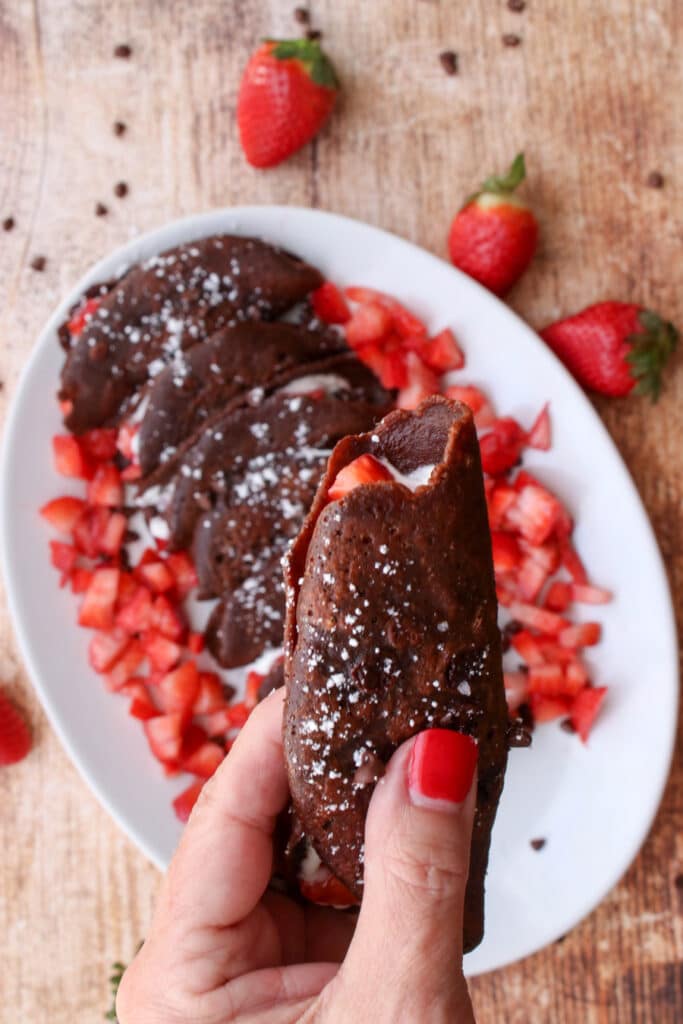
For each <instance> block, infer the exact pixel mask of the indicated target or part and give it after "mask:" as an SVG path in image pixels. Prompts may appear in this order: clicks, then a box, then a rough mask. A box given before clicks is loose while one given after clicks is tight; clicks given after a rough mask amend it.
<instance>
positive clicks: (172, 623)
mask: <svg viewBox="0 0 683 1024" xmlns="http://www.w3.org/2000/svg"><path fill="white" fill-rule="evenodd" d="M151 625H152V628H153V629H156V630H158V631H159V632H160V633H162V634H163V635H164V636H167V637H168V638H169V640H178V641H181V640H182V639H183V638H184V636H185V633H186V630H187V626H186V625H185V620H184V619H183V617H182V615H181V613H180V610H179V609H178V608H176V607H174V605H172V604H171V602H170V601H169V599H168V598H167V597H166V596H165V595H164V594H160V595H159V597H157V598H156V599H155V601H154V605H153V607H152V615H151Z"/></svg>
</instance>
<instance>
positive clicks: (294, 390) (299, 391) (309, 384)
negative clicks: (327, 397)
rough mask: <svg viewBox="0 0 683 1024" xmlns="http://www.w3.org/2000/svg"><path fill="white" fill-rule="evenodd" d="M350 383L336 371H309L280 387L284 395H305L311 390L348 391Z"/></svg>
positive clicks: (328, 392) (327, 392) (327, 391)
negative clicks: (305, 374)
mask: <svg viewBox="0 0 683 1024" xmlns="http://www.w3.org/2000/svg"><path fill="white" fill-rule="evenodd" d="M350 387H351V385H350V384H349V382H348V380H347V379H346V378H345V377H340V376H339V375H338V374H336V373H309V374H308V375H307V376H305V377H297V379H296V380H291V381H290V382H289V384H285V386H284V387H283V388H282V389H281V390H282V393H283V394H285V395H307V394H309V393H310V392H311V391H324V392H325V393H326V394H331V393H332V392H334V391H348V390H349V389H350Z"/></svg>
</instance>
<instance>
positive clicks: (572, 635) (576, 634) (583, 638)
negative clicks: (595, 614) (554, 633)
mask: <svg viewBox="0 0 683 1024" xmlns="http://www.w3.org/2000/svg"><path fill="white" fill-rule="evenodd" d="M601 636H602V626H601V625H600V623H599V622H582V623H580V625H578V626H567V627H566V628H565V629H562V630H561V631H560V634H559V636H558V640H559V641H560V643H561V644H562V646H563V647H572V648H576V647H593V646H594V645H595V644H598V643H600V637H601Z"/></svg>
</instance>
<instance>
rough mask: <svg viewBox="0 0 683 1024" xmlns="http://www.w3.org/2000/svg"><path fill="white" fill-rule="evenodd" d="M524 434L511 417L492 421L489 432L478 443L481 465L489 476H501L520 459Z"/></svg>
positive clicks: (524, 438)
mask: <svg viewBox="0 0 683 1024" xmlns="http://www.w3.org/2000/svg"><path fill="white" fill-rule="evenodd" d="M525 440H526V434H525V433H524V431H523V430H522V428H521V427H520V425H519V423H518V422H517V420H515V419H513V418H512V417H511V416H505V417H503V418H502V419H497V420H494V422H493V423H492V424H491V432H490V433H488V434H485V435H484V437H482V439H481V441H480V442H479V450H480V452H481V465H482V468H483V470H484V472H485V473H488V474H489V476H502V475H503V474H504V473H507V472H508V470H510V469H512V467H513V466H515V465H516V464H517V463H518V462H519V459H520V456H521V454H522V448H523V447H524V442H525Z"/></svg>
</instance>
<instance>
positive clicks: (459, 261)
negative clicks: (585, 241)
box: [448, 153, 538, 295]
mask: <svg viewBox="0 0 683 1024" xmlns="http://www.w3.org/2000/svg"><path fill="white" fill-rule="evenodd" d="M525 174H526V169H525V166H524V154H523V153H519V154H518V155H517V156H516V157H515V159H514V160H513V162H512V165H511V167H510V169H509V171H508V172H507V174H506V175H505V176H504V177H502V178H499V177H496V176H494V177H491V178H487V179H486V181H485V182H484V184H483V185H482V186H481V189H480V191H479V192H477V193H476V194H475V195H474V196H472V197H471V198H470V199H468V200H467V202H466V203H465V205H464V206H463V208H462V209H461V210H460V211H459V212H458V213H457V214H456V215H455V217H454V219H453V223H452V224H451V230H450V233H449V235H448V251H449V253H450V257H451V262H452V263H454V264H455V266H456V267H458V269H459V270H462V271H464V273H465V274H469V276H470V277H473V278H474V279H475V280H476V281H479V283H480V284H483V285H484V287H485V288H488V289H489V290H490V291H492V292H494V293H495V294H496V295H504V294H505V292H507V291H508V290H509V289H510V288H511V287H512V285H513V284H514V283H515V281H517V279H518V278H519V277H521V275H522V274H523V273H524V271H525V270H526V268H527V267H528V266H529V264H530V263H531V260H532V258H533V255H534V253H535V252H536V244H537V242H538V224H537V222H536V218H535V217H534V215H533V213H532V211H531V210H530V209H529V207H528V206H527V204H526V203H525V202H524V201H523V200H522V199H520V198H519V197H518V196H517V195H515V190H516V188H517V187H518V186H519V185H521V183H522V182H523V181H524V177H525Z"/></svg>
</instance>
